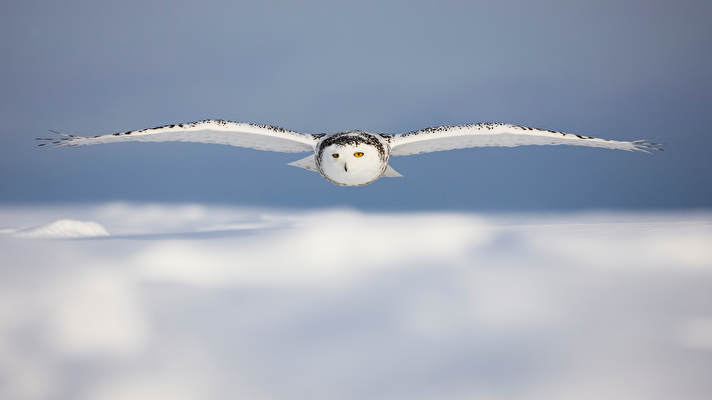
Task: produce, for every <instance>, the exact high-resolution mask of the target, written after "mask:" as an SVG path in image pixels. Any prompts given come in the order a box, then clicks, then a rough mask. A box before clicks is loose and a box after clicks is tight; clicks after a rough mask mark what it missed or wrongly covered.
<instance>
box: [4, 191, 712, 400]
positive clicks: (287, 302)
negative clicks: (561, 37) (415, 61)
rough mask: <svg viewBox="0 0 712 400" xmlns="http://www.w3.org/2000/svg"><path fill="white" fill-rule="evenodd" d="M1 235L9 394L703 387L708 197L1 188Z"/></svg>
mask: <svg viewBox="0 0 712 400" xmlns="http://www.w3.org/2000/svg"><path fill="white" fill-rule="evenodd" d="M68 237H71V238H68ZM0 255H1V256H0V260H1V262H0V265H1V267H0V398H2V399H99V400H103V399H139V400H140V399H164V398H165V399H234V398H245V399H546V400H551V399H626V400H628V399H671V398H679V399H686V400H688V399H709V398H710V396H711V395H712V379H710V371H712V214H711V213H705V212H698V213H662V214H660V213H642V214H636V213H585V214H549V215H494V216H486V215H473V214H459V213H428V214H410V213H409V214H405V213H404V214H374V213H361V212H356V211H350V210H327V211H323V212H303V211H299V212H294V211H289V210H261V209H248V208H228V207H216V206H200V205H184V206H176V205H160V204H159V205H145V204H143V205H141V204H123V203H115V204H105V205H96V206H67V207H49V206H45V207H7V206H6V207H2V208H0Z"/></svg>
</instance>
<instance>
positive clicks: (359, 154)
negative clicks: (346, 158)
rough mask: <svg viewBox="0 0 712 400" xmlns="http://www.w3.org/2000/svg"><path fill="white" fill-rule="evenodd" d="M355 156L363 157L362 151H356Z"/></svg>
mask: <svg viewBox="0 0 712 400" xmlns="http://www.w3.org/2000/svg"><path fill="white" fill-rule="evenodd" d="M354 157H363V153H361V152H360V151H357V152H355V153H354Z"/></svg>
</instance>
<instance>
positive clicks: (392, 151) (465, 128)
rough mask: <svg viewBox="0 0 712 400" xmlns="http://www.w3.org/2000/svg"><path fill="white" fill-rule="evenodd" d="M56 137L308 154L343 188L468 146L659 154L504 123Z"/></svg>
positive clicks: (230, 126) (638, 145)
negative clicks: (398, 159) (407, 161)
mask: <svg viewBox="0 0 712 400" xmlns="http://www.w3.org/2000/svg"><path fill="white" fill-rule="evenodd" d="M52 132H54V133H56V134H58V135H59V136H58V137H57V138H37V140H41V141H44V142H43V143H41V144H40V146H44V145H47V144H52V145H57V146H82V145H89V144H99V143H114V142H128V141H139V142H197V143H217V144H226V145H230V146H237V147H248V148H252V149H257V150H268V151H279V152H284V153H310V154H309V155H308V156H307V157H305V158H302V159H301V160H297V161H294V162H292V163H289V165H292V166H295V167H299V168H304V169H307V170H309V171H314V172H318V173H319V174H321V176H323V177H324V178H325V179H326V180H328V181H329V182H331V183H334V184H336V185H341V186H362V185H367V184H369V183H372V182H374V181H376V180H377V179H378V178H381V177H384V176H385V177H399V176H402V175H401V174H399V173H398V172H396V171H395V170H394V169H393V168H391V167H390V166H389V165H388V162H389V159H390V157H391V156H407V155H411V154H421V153H429V152H432V151H442V150H453V149H462V148H468V147H486V146H504V147H514V146H523V145H543V144H550V145H556V144H568V145H574V146H588V147H602V148H606V149H618V150H627V151H644V152H648V151H649V150H661V149H660V148H659V147H658V146H659V145H658V144H657V143H650V142H647V141H645V140H637V141H632V142H624V141H615V140H608V139H599V138H594V137H590V136H582V135H576V134H571V133H564V132H557V131H552V130H542V129H534V128H527V127H524V126H519V125H511V124H503V123H490V122H486V123H478V124H469V125H449V126H438V127H433V128H426V129H421V130H417V131H413V132H409V133H404V134H397V135H392V134H383V133H369V132H364V131H359V130H352V131H346V132H339V133H334V134H324V133H319V134H310V133H299V132H295V131H290V130H287V129H283V128H279V127H276V126H270V125H258V124H250V123H242V122H232V121H223V120H205V121H198V122H188V123H182V124H173V125H164V126H158V127H155V128H147V129H141V130H136V131H127V132H117V133H112V134H108V135H99V136H92V137H82V136H74V135H68V134H64V133H60V132H55V131H52Z"/></svg>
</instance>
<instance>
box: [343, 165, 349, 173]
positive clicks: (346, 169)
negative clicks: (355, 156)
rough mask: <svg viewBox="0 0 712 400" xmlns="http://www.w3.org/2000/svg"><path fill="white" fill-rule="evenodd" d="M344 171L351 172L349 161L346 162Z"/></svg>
mask: <svg viewBox="0 0 712 400" xmlns="http://www.w3.org/2000/svg"><path fill="white" fill-rule="evenodd" d="M344 171H346V172H349V167H348V164H347V163H344Z"/></svg>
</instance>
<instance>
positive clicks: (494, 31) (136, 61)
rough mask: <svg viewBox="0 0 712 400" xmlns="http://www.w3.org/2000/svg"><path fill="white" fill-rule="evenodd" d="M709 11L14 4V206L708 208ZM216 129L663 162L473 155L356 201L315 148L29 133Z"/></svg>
mask: <svg viewBox="0 0 712 400" xmlns="http://www.w3.org/2000/svg"><path fill="white" fill-rule="evenodd" d="M711 16H712V6H711V5H710V3H709V2H707V1H674V2H673V1H650V0H645V1H642V0H641V1H623V2H621V1H597V2H580V1H561V2H557V1H544V2H531V1H500V2H496V3H495V2H492V3H489V2H482V3H479V2H411V1H403V2H351V3H348V4H336V3H335V2H327V1H324V2H319V1H316V2H313V1H312V2H285V3H284V4H283V3H281V2H262V1H259V2H235V1H205V2H200V3H196V2H174V1H156V2H146V1H130V0H129V1H122V2H97V1H66V2H36V1H22V2H3V3H2V5H0V50H1V51H2V54H3V56H2V59H3V61H2V63H0V96H1V98H0V99H1V100H0V105H1V106H0V117H2V122H3V123H2V128H1V129H0V202H5V203H25V202H33V203H34V202H67V201H72V202H73V201H82V202H86V201H89V202H94V201H105V200H129V201H178V202H184V201H199V202H220V203H229V204H246V205H266V206H286V207H323V206H351V207H356V208H364V209H390V210H397V209H463V210H510V211H511V210H543V209H546V210H561V209H581V208H584V209H588V208H594V209H602V208H603V209H605V208H629V209H657V208H699V207H710V206H712V168H711V167H712V157H711V156H710V148H711V147H712V132H711V129H712V114H711V113H710V109H712V95H711V94H710V93H712V79H710V75H709V71H710V70H712V56H711V52H712V48H711V47H710V45H709V40H710V38H711V37H712V24H710V23H709V21H710V17H711ZM205 118H221V119H230V120H237V121H245V122H258V123H269V124H276V125H280V126H284V127H287V128H290V129H295V130H301V131H308V132H332V131H339V130H346V129H364V130H371V131H376V132H392V133H397V132H406V131H410V130H414V129H418V128H421V127H426V126H432V125H440V124H459V123H467V122H479V121H500V122H511V123H516V124H522V125H529V126H534V127H541V128H546V129H554V130H562V131H568V132H574V133H580V134H584V135H592V136H599V137H604V138H610V139H621V140H631V139H640V138H656V139H658V141H662V142H663V143H664V144H665V152H663V153H657V154H654V155H652V156H651V155H646V154H639V153H635V154H633V153H627V152H622V151H610V150H600V149H587V148H581V149H580V148H568V147H528V148H516V149H469V150H458V151H451V152H441V153H433V154H428V155H422V156H412V157H398V158H394V159H392V161H391V164H392V165H393V167H394V168H396V169H397V170H398V171H399V172H401V173H403V175H405V178H402V179H381V180H379V181H378V182H376V183H374V184H372V185H369V186H366V187H361V188H343V187H337V186H334V185H332V184H330V183H328V182H326V181H325V180H323V179H322V178H321V177H319V176H318V175H316V174H314V173H310V172H308V171H304V170H300V169H296V168H293V167H288V166H286V165H285V164H287V163H288V162H291V161H294V160H296V159H298V158H301V155H293V154H292V155H289V154H280V153H271V152H259V151H255V150H248V149H237V148H230V147H227V146H217V145H201V144H185V143H176V144H168V143H166V144H146V143H127V144H114V145H105V146H92V147H85V148H71V149H69V148H66V149H39V148H36V147H34V146H35V143H34V141H33V138H35V137H37V136H45V135H46V131H47V129H58V130H62V131H67V132H71V133H74V134H80V135H95V134H104V133H110V132H114V131H124V130H129V129H140V128H144V127H151V126H156V125H160V124H166V123H175V122H184V121H192V120H199V119H205Z"/></svg>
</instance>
